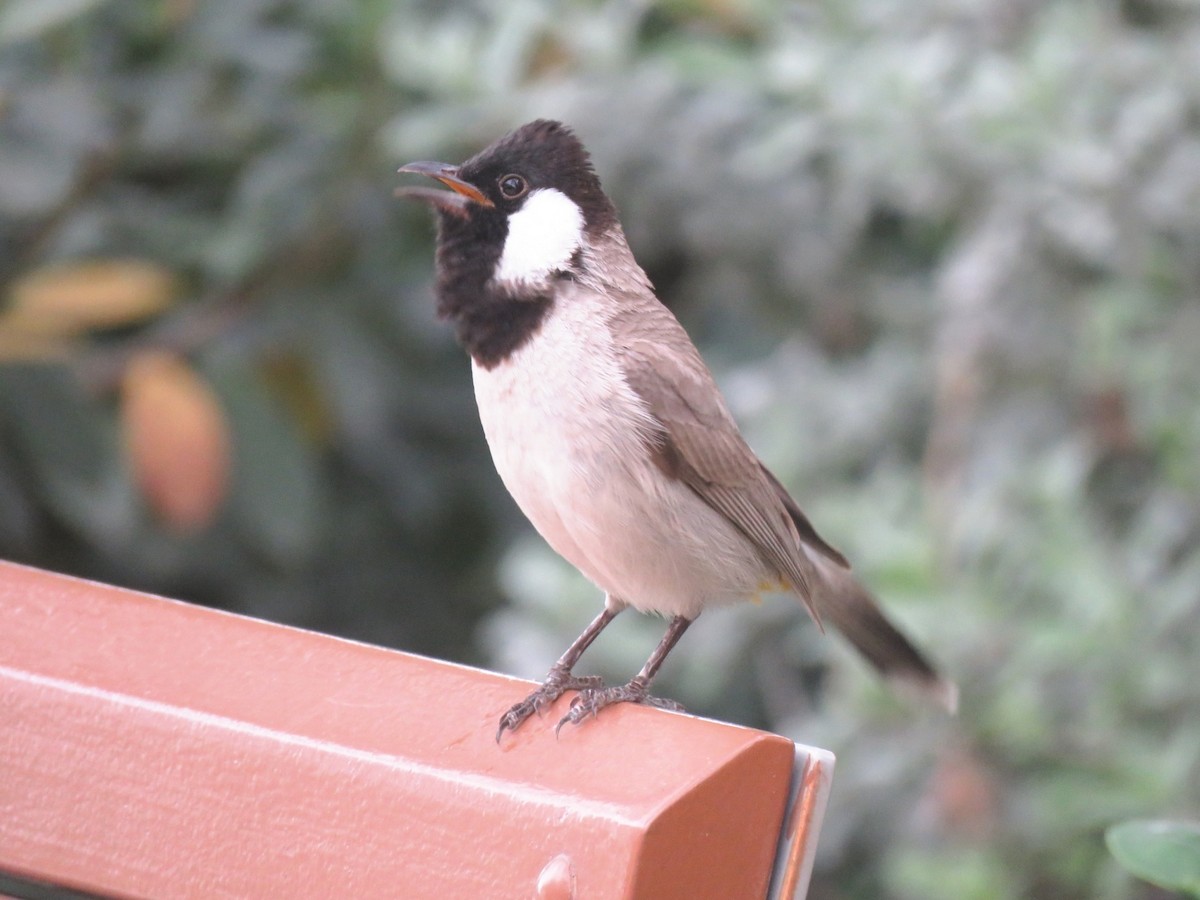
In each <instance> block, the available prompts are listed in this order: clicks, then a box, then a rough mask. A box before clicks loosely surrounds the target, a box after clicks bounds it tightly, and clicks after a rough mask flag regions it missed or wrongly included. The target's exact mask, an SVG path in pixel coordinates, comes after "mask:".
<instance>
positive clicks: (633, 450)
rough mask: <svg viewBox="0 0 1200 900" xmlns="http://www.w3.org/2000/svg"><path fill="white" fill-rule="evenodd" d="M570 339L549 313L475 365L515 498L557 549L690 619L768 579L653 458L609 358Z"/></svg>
mask: <svg viewBox="0 0 1200 900" xmlns="http://www.w3.org/2000/svg"><path fill="white" fill-rule="evenodd" d="M559 324H560V325H561V324H563V323H561V322H560V323H559ZM546 332H549V333H546ZM579 337H580V334H579V332H578V330H573V331H569V332H568V333H566V334H563V333H558V334H555V332H554V323H553V319H552V320H551V322H550V323H548V327H547V328H546V329H544V331H543V333H540V334H539V335H537V336H536V337H535V338H534V339H533V340H532V341H530V342H529V343H528V344H527V345H525V346H524V347H522V348H521V349H520V350H519V351H517V353H516V354H514V355H513V356H512V357H510V359H509V360H507V361H505V362H503V363H501V364H500V365H498V366H496V367H495V368H493V369H485V368H483V367H481V366H478V365H476V366H475V367H474V377H475V393H476V399H477V401H478V404H479V413H480V419H481V421H482V423H483V428H484V433H485V434H486V436H487V440H488V445H489V447H490V448H491V451H492V458H493V460H494V461H495V465H496V469H497V471H498V472H499V474H500V477H501V478H502V479H503V481H504V484H505V486H506V487H507V488H508V490H509V492H510V493H511V494H512V496H513V499H515V500H516V502H517V505H518V506H520V507H521V510H522V511H523V512H524V513H525V515H526V516H527V517H528V518H529V520H530V521H531V522H532V523H533V525H534V527H535V528H536V529H537V530H538V532H539V533H540V534H541V535H542V537H544V538H545V539H546V541H547V542H548V543H549V544H550V545H551V546H552V547H553V548H554V549H555V550H556V551H557V552H558V553H559V554H561V555H562V556H563V557H565V558H566V559H567V560H568V561H569V562H571V563H572V564H573V565H575V566H576V567H577V568H578V569H579V570H580V571H582V572H583V574H584V575H586V576H587V577H588V578H589V579H590V580H591V581H593V582H594V583H595V584H597V585H598V586H599V587H600V588H601V589H603V590H604V591H606V592H608V593H609V594H611V595H613V596H614V597H615V598H619V599H620V600H623V601H624V602H626V603H628V604H629V605H631V606H634V607H635V608H638V609H641V610H644V611H653V612H658V613H661V614H664V615H687V616H689V617H692V616H695V615H698V614H699V612H700V610H701V609H702V608H704V607H705V606H708V605H713V604H724V603H730V602H734V601H738V600H744V599H747V598H749V597H751V596H753V595H754V594H755V592H756V591H757V589H758V587H759V586H760V584H761V583H762V582H763V581H764V580H765V579H767V578H768V577H769V574H768V572H767V570H766V567H765V565H764V564H763V562H762V560H761V558H760V557H759V555H758V553H757V552H756V551H755V550H754V549H753V547H752V546H751V545H750V544H749V542H748V541H747V540H746V539H745V538H744V537H743V536H742V534H741V532H739V531H738V530H737V529H736V528H735V527H734V526H733V525H732V524H730V523H729V522H728V521H727V520H726V519H725V518H724V517H723V516H721V515H720V514H719V513H717V512H715V511H714V510H713V509H712V508H711V507H709V506H708V505H707V504H706V503H704V501H702V500H701V499H700V498H699V497H698V496H697V495H696V494H695V493H693V492H692V491H691V489H690V488H688V487H687V486H686V485H684V484H683V483H682V482H679V481H677V480H674V479H670V478H668V477H667V476H666V475H664V474H663V473H662V472H661V471H660V470H659V469H658V468H657V467H656V466H655V465H654V463H653V462H652V461H651V459H650V454H649V450H648V446H649V445H648V440H647V437H648V434H649V429H650V421H649V418H648V414H647V412H646V409H645V407H644V405H643V404H642V402H641V400H640V399H639V398H638V397H637V396H636V395H635V394H634V393H633V391H632V390H631V389H630V388H629V386H628V384H626V383H625V381H624V379H623V378H621V377H620V375H619V373H618V372H616V371H615V358H614V359H613V363H612V366H611V367H610V366H608V365H606V363H605V359H606V356H605V354H603V353H596V352H592V353H587V352H576V353H572V352H571V350H572V346H571V343H572V341H575V340H578V339H579ZM555 338H557V339H558V340H557V341H556V340H554V339H555ZM602 338H603V335H600V336H598V339H602ZM564 343H565V344H566V346H564ZM579 349H580V350H581V351H582V350H583V349H585V348H579ZM590 349H593V350H594V349H595V348H594V347H592V348H590Z"/></svg>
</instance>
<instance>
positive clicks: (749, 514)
mask: <svg viewBox="0 0 1200 900" xmlns="http://www.w3.org/2000/svg"><path fill="white" fill-rule="evenodd" d="M631 299H632V298H631ZM638 299H639V300H640V301H641V302H634V303H623V304H621V305H620V306H619V308H618V311H617V312H616V313H615V314H614V315H613V317H612V319H611V320H610V327H611V328H612V331H613V337H614V343H615V344H616V346H617V350H618V354H619V355H620V357H621V366H622V369H623V371H624V374H625V378H626V380H627V381H628V383H629V386H630V387H631V388H632V389H633V391H634V392H635V393H636V394H637V395H638V397H640V398H641V400H642V402H643V403H645V404H646V407H647V408H648V410H649V412H650V414H651V415H652V416H653V418H654V421H655V422H656V423H657V424H658V426H659V429H660V430H659V433H658V434H656V435H655V439H656V444H655V446H654V452H655V462H656V464H657V465H658V466H659V468H660V469H661V470H662V471H663V472H664V473H665V474H667V475H668V476H669V477H673V478H677V479H679V480H680V481H682V482H683V483H684V484H686V485H687V486H688V487H690V488H691V489H692V490H693V491H694V492H695V493H696V494H697V495H698V496H699V497H700V498H701V499H702V500H704V502H706V503H707V504H708V505H709V506H711V507H712V508H713V509H715V510H717V511H718V512H720V513H721V514H722V515H724V516H725V517H726V518H728V519H729V520H730V521H731V522H732V523H733V524H734V525H736V526H737V527H738V529H739V530H741V532H742V533H743V534H745V535H746V537H747V538H748V539H749V540H750V542H751V543H752V544H753V545H754V547H755V548H757V550H758V551H759V553H761V554H762V556H763V558H764V560H765V561H766V562H768V563H769V564H770V565H772V566H773V567H774V568H776V569H777V570H778V572H779V574H780V576H781V577H782V578H783V579H784V580H785V581H786V582H787V584H788V585H789V586H790V587H791V588H793V589H794V590H795V591H796V593H797V594H799V595H800V597H801V598H802V599H803V600H804V603H805V605H806V606H807V607H808V610H809V612H810V613H811V614H812V616H813V619H814V620H816V621H817V623H818V625H819V624H820V616H819V614H818V612H817V608H816V606H815V604H814V603H813V600H812V593H813V589H814V579H815V578H816V577H817V576H816V573H815V571H814V568H813V563H812V560H811V559H810V558H809V556H808V555H807V554H806V553H805V551H804V548H803V547H802V545H801V542H802V541H805V542H807V543H809V544H811V545H812V546H813V548H814V549H816V550H817V551H818V552H820V553H822V554H832V556H831V558H832V559H834V560H835V561H837V562H838V563H839V564H841V565H844V564H845V560H844V559H843V558H842V556H841V554H839V553H837V551H836V550H833V548H831V547H829V545H828V544H826V543H825V542H824V541H823V540H821V538H820V537H819V536H818V535H817V533H816V531H815V530H814V529H813V527H812V525H811V524H809V523H808V520H807V519H806V518H804V516H803V513H800V515H799V516H798V517H797V516H796V515H795V514H794V513H793V511H792V510H791V509H790V507H795V503H794V502H793V501H792V500H791V498H790V497H788V496H787V492H786V491H784V490H783V489H782V487H781V486H780V485H779V482H778V481H776V480H775V478H774V477H773V476H772V475H770V473H769V472H767V470H766V468H765V467H764V466H763V465H762V463H761V462H760V461H759V459H758V457H757V456H755V455H754V451H753V450H751V449H750V447H749V446H748V445H747V444H746V442H745V440H744V439H743V438H742V435H741V433H740V432H739V431H738V428H737V425H736V424H735V422H734V421H733V416H732V415H731V414H730V413H729V410H728V409H727V408H726V406H725V403H724V400H723V399H722V398H721V394H720V392H719V390H718V389H717V385H716V382H715V381H714V380H713V377H712V374H711V373H710V372H709V370H708V367H707V366H706V365H705V364H704V361H703V360H702V359H701V358H700V354H699V352H698V351H697V350H696V348H695V346H694V345H693V344H692V342H691V339H690V338H689V337H688V336H687V333H686V332H685V331H684V330H683V327H682V326H681V325H680V324H679V322H678V321H677V320H676V319H675V317H674V316H673V315H672V314H671V313H670V312H669V311H668V310H667V309H666V307H664V306H662V305H661V304H660V303H658V301H657V300H653V299H652V298H651V300H650V302H646V301H645V300H642V299H641V298H638ZM795 512H797V513H798V512H799V509H798V508H797V509H796V510H795ZM801 529H803V531H804V533H803V534H802V533H801Z"/></svg>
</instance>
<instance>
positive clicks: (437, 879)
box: [0, 562, 833, 900]
mask: <svg viewBox="0 0 1200 900" xmlns="http://www.w3.org/2000/svg"><path fill="white" fill-rule="evenodd" d="M528 689H529V685H528V684H527V683H525V682H521V681H517V680H514V679H511V678H505V677H502V676H499V675H495V674H491V673H488V672H482V671H478V670H475V669H470V668H465V667H462V666H455V665H449V664H446V663H441V662H435V661H432V660H428V659H422V658H419V657H415V656H410V655H406V654H403V653H397V652H394V651H389V650H384V649H381V648H378V647H371V646H367V645H363V644H357V643H352V642H348V641H343V640H338V639H336V638H331V637H327V636H324V635H318V634H313V633H310V632H305V631H300V630H297V629H293V628H286V627H283V626H279V625H273V624H269V623H266V622H261V621H257V620H254V619H249V618H245V617H242V616H235V615H230V614H227V613H221V612H215V611H213V610H209V609H204V608H201V607H196V606H191V605H188V604H184V603H178V602H174V601H170V600H164V599H161V598H158V597H151V596H148V595H145V594H139V593H135V592H133V591H128V590H123V589H120V588H115V587H109V586H106V585H101V584H95V583H91V582H86V581H81V580H78V579H73V578H67V577H64V576H61V575H55V574H51V573H48V572H43V571H39V570H36V569H31V568H27V567H23V566H17V565H13V564H9V563H2V562H0V893H8V894H10V895H13V896H42V895H41V894H38V893H37V892H38V891H39V890H44V886H45V885H53V886H57V887H58V888H59V889H60V890H62V889H71V890H74V891H78V892H82V893H83V894H84V895H92V896H97V895H98V896H104V897H152V898H174V897H198V898H199V897H203V898H213V897H268V898H275V897H280V898H283V897H286V898H299V897H321V898H326V897H355V898H358V897H398V898H424V897H429V898H439V900H441V898H458V897H463V898H508V897H512V898H523V900H524V898H531V897H536V898H545V900H550V898H554V900H566V898H571V897H579V898H618V897H620V898H631V897H637V898H643V897H644V898H656V900H657V898H671V897H681V898H689V900H695V898H705V897H713V898H723V900H725V898H742V897H761V896H764V895H766V894H767V892H768V890H769V891H770V894H771V895H772V896H779V897H789V898H790V897H802V896H803V895H804V892H805V890H806V888H807V879H808V873H809V870H810V868H811V863H812V854H813V851H814V849H815V843H816V834H817V829H818V827H819V823H820V818H821V814H822V811H823V806H824V802H825V799H826V796H827V793H828V787H829V780H830V777H831V775H832V767H833V760H832V757H831V756H830V755H829V754H828V753H826V752H824V751H819V750H813V749H811V748H804V747H799V748H798V747H796V746H794V745H793V744H792V743H791V742H790V741H788V740H785V739H784V738H781V737H778V736H776V735H771V734H765V733H762V732H757V731H750V730H747V729H743V728H736V727H733V726H729V725H724V724H720V723H717V722H711V721H706V720H703V719H697V718H693V717H690V716H682V715H674V714H669V713H664V712H660V711H657V710H651V709H646V708H640V707H631V708H616V709H612V710H606V711H605V713H604V715H603V716H602V717H601V718H600V719H598V720H596V721H593V722H588V723H586V724H585V725H584V726H583V727H580V728H569V729H565V730H564V731H563V732H562V734H561V735H560V736H559V737H558V738H556V737H555V734H554V729H553V723H554V722H555V721H557V719H558V717H559V716H560V715H561V713H562V709H563V708H564V706H565V702H566V701H565V700H563V701H560V705H559V706H557V707H556V708H555V709H554V710H552V711H551V712H550V714H548V716H547V717H546V719H545V720H540V721H539V720H533V721H530V722H528V723H526V725H525V726H524V727H523V728H522V729H521V730H520V731H518V732H517V733H516V734H514V735H511V736H506V737H505V739H504V740H503V741H502V742H501V743H500V744H497V743H496V741H495V739H494V735H495V726H496V720H497V717H498V715H499V714H500V712H502V711H503V710H504V709H506V708H507V707H508V706H509V705H510V704H512V703H513V702H514V701H515V700H517V699H519V698H520V697H521V696H523V695H524V693H525V692H526V691H527V690H528ZM789 798H790V800H791V802H790V804H789ZM785 806H788V809H786V810H785ZM777 857H778V860H777V863H776V859H777ZM773 868H774V870H775V871H774V876H773V877H772V870H773Z"/></svg>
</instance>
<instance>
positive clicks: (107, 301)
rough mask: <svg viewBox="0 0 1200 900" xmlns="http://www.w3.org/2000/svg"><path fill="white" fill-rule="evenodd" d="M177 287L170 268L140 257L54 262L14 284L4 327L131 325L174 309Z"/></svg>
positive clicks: (38, 330)
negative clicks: (56, 263)
mask: <svg viewBox="0 0 1200 900" xmlns="http://www.w3.org/2000/svg"><path fill="white" fill-rule="evenodd" d="M176 287H177V286H176V282H175V278H174V276H172V275H171V273H170V272H168V271H167V270H166V269H164V268H162V267H161V266H159V265H156V264H154V263H150V262H143V261H139V260H109V261H100V262H85V263H69V264H63V265H56V266H50V267H47V268H45V269H41V270H39V271H36V272H33V273H31V274H29V275H26V276H25V277H23V278H21V279H20V280H19V281H17V282H16V283H15V284H14V285H13V287H12V290H11V293H10V295H9V304H8V309H7V310H6V311H5V313H4V315H3V316H0V329H3V330H5V331H15V332H26V333H28V334H35V335H55V334H57V335H62V334H75V333H78V332H81V331H88V330H91V329H103V328H115V327H118V326H122V325H130V324H133V323H137V322H141V321H143V320H145V319H148V318H150V317H151V316H155V315H157V314H159V313H161V312H162V311H163V310H165V309H166V308H167V307H169V306H170V305H171V303H172V302H173V301H174V299H175V295H176V292H177V291H176Z"/></svg>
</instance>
